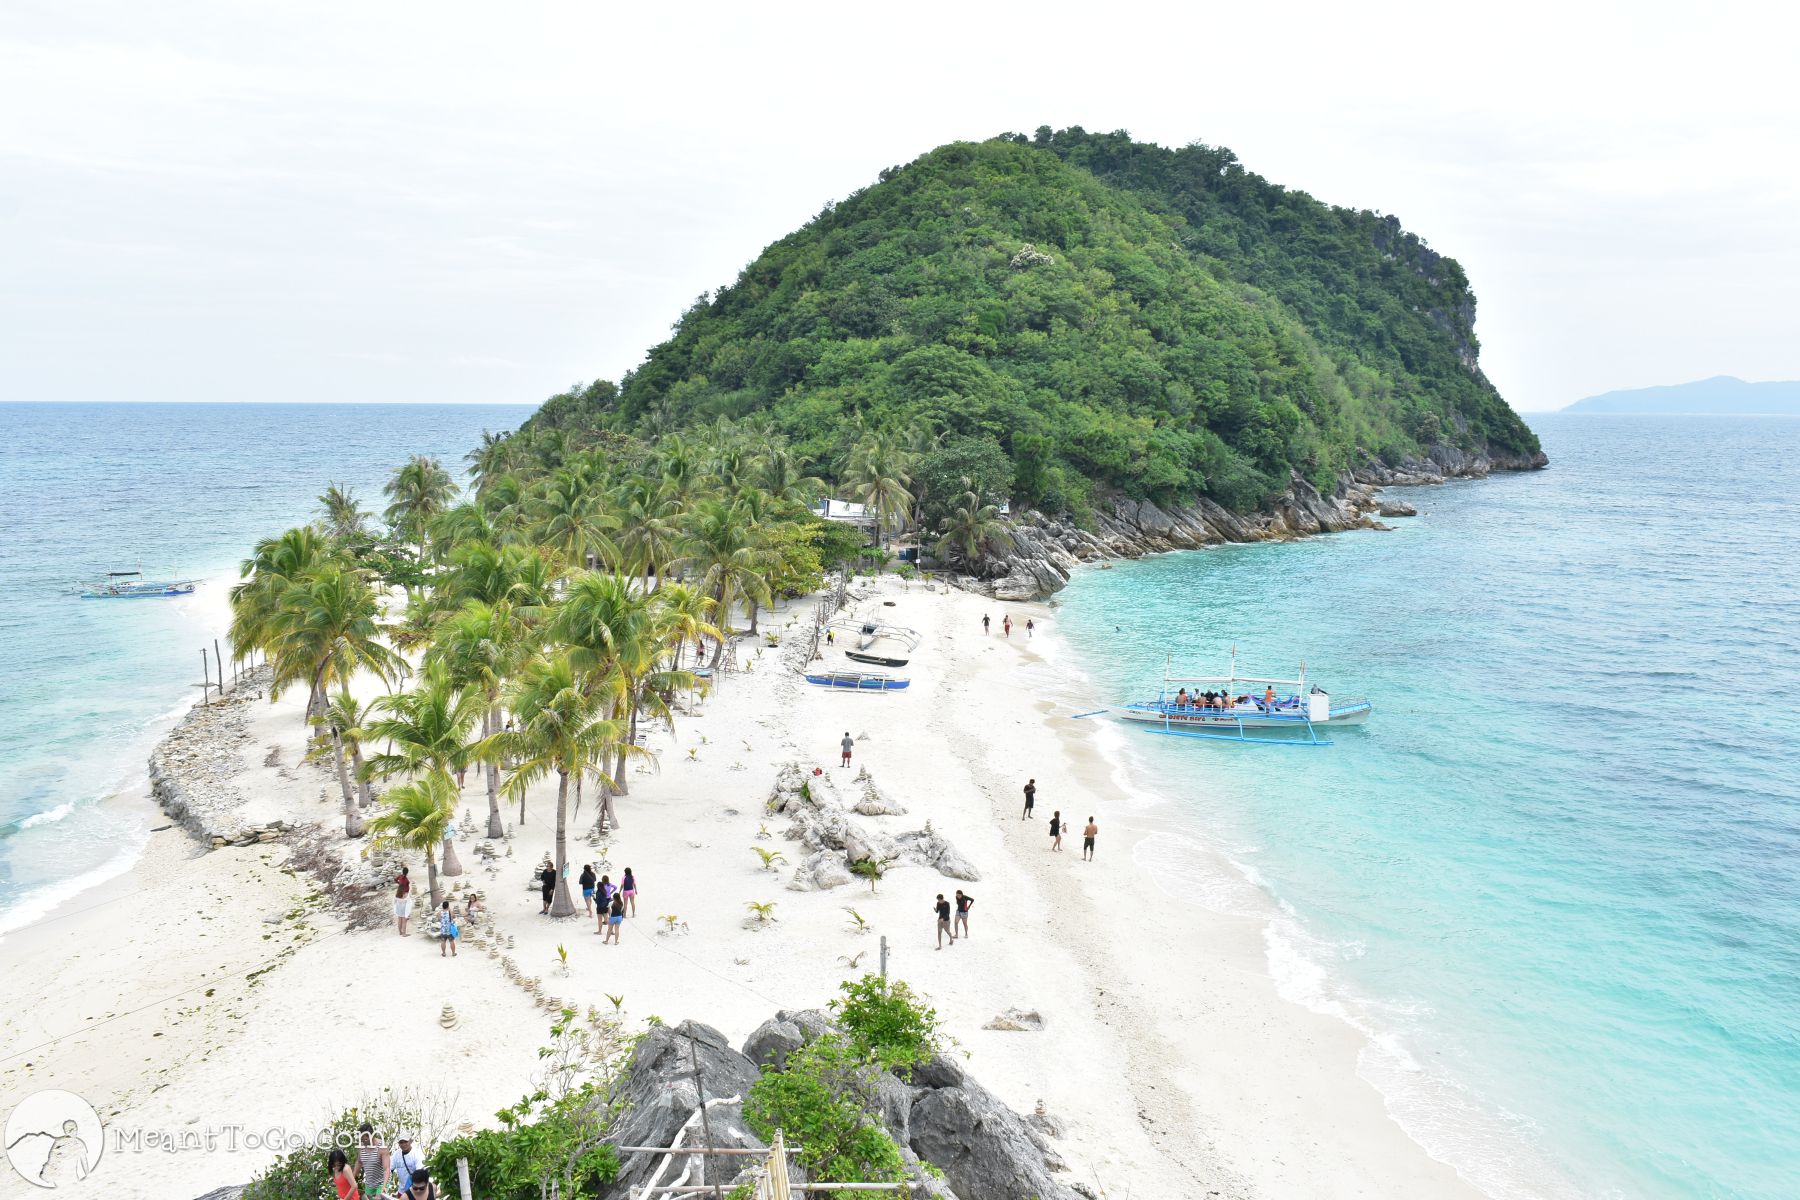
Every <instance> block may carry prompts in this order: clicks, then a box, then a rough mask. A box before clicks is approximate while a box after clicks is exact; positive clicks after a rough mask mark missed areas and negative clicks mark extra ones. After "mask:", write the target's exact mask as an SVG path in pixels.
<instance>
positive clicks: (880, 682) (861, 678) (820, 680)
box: [806, 671, 912, 692]
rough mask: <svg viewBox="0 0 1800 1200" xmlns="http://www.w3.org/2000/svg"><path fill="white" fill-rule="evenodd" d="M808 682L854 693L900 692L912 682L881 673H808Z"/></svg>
mask: <svg viewBox="0 0 1800 1200" xmlns="http://www.w3.org/2000/svg"><path fill="white" fill-rule="evenodd" d="M806 682H808V683H811V684H816V685H818V686H819V687H828V688H843V689H845V690H847V691H853V692H898V691H902V690H904V689H905V688H907V687H908V686H910V685H911V683H912V680H910V679H896V678H894V677H893V676H892V675H883V674H882V673H881V672H879V671H808V672H807V673H806Z"/></svg>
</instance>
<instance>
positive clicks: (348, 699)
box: [313, 688, 369, 838]
mask: <svg viewBox="0 0 1800 1200" xmlns="http://www.w3.org/2000/svg"><path fill="white" fill-rule="evenodd" d="M365 711H366V710H365V709H364V708H363V706H362V705H360V704H358V703H357V701H356V697H354V696H352V695H351V694H350V692H349V690H348V689H347V688H340V689H339V691H338V693H337V695H336V696H335V697H334V698H333V699H332V701H331V703H330V704H328V705H326V706H325V709H324V711H322V712H321V713H319V715H318V716H316V717H314V718H313V724H315V725H318V726H319V727H320V728H322V729H325V730H327V731H329V733H330V735H331V753H332V758H333V759H334V760H335V761H336V764H337V775H338V786H339V787H340V788H342V789H343V793H344V836H345V837H348V838H358V837H361V836H362V834H363V819H362V812H361V811H360V810H361V809H364V808H367V807H368V805H369V783H368V778H367V776H366V775H365V774H364V773H363V757H362V739H363V738H364V737H365V736H366V735H367V734H366V731H365V730H364V729H363V727H362V723H363V720H364V717H365ZM345 751H348V752H349V761H348V762H346V761H345ZM352 779H355V780H356V781H357V786H356V790H354V791H352V790H351V787H350V781H351V780H352Z"/></svg>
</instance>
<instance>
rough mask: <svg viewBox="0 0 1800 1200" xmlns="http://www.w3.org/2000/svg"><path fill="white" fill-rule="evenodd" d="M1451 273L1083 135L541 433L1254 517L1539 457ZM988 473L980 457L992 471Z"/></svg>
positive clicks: (931, 175)
mask: <svg viewBox="0 0 1800 1200" xmlns="http://www.w3.org/2000/svg"><path fill="white" fill-rule="evenodd" d="M1474 309H1475V302H1474V297H1473V295H1472V294H1471V293H1470V291H1469V287H1468V282H1467V280H1466V278H1465V277H1464V275H1463V272H1462V269H1461V268H1460V267H1459V266H1458V265H1457V264H1456V263H1455V262H1454V261H1452V260H1450V259H1448V258H1444V257H1443V256H1441V255H1439V254H1436V253H1435V252H1433V251H1431V250H1430V249H1428V248H1427V247H1426V246H1425V245H1424V243H1423V242H1421V241H1420V240H1419V239H1418V238H1417V237H1415V236H1414V235H1412V234H1409V233H1406V232H1405V231H1404V230H1402V229H1401V228H1400V226H1399V223H1398V221H1396V220H1395V219H1393V218H1391V217H1379V216H1376V215H1375V214H1373V213H1368V212H1354V211H1350V210H1346V209H1338V208H1330V207H1327V206H1325V205H1323V204H1320V203H1319V202H1318V201H1315V200H1313V199H1312V198H1311V197H1309V196H1307V195H1306V194H1305V193H1302V192H1293V191H1287V190H1284V189H1282V188H1279V187H1277V186H1275V185H1273V184H1270V183H1268V182H1267V181H1265V180H1263V179H1261V178H1260V177H1258V176H1256V175H1253V174H1251V173H1249V172H1247V171H1245V170H1244V169H1243V168H1242V167H1241V166H1239V165H1238V164H1237V162H1236V160H1235V159H1234V158H1233V156H1232V155H1231V153H1230V152H1229V151H1226V150H1217V149H1210V148H1207V147H1202V146H1192V147H1188V148H1186V149H1183V150H1167V149H1164V148H1161V147H1157V146H1148V145H1143V144H1140V143H1134V142H1132V141H1131V140H1130V139H1129V138H1128V137H1127V136H1126V135H1124V134H1108V135H1093V134H1087V133H1085V132H1083V131H1081V130H1080V129H1069V130H1064V131H1061V132H1056V133H1053V132H1051V131H1050V130H1048V129H1041V130H1039V131H1038V133H1037V134H1036V135H1035V136H1034V137H1026V136H1023V135H1009V136H1005V137H1001V138H996V139H994V140H991V141H987V142H981V143H954V144H951V145H947V146H942V147H940V148H938V149H936V150H933V151H932V152H930V153H929V154H926V155H924V156H923V157H921V158H919V159H917V160H916V161H914V162H912V163H910V164H908V165H906V166H904V167H899V168H893V169H890V170H887V171H884V172H882V173H881V178H880V181H879V182H878V183H876V184H874V185H873V186H870V187H868V188H865V189H863V190H861V191H858V192H856V193H854V194H853V195H851V196H850V197H848V198H847V199H846V200H844V201H843V202H842V203H840V204H836V205H829V206H827V207H826V209H825V211H823V212H822V213H820V214H819V216H818V217H817V218H815V219H814V220H813V221H811V222H810V223H808V224H807V225H806V226H804V227H803V228H801V229H799V230H797V231H796V232H794V233H793V234H790V235H789V236H788V237H785V238H783V239H782V240H781V241H779V242H776V243H775V244H774V245H772V246H770V247H769V248H768V249H767V250H765V251H764V252H763V253H762V254H761V255H759V256H758V257H757V259H756V260H755V261H754V262H753V263H751V264H750V265H749V266H748V267H747V268H745V270H744V271H743V273H742V274H741V275H740V276H739V277H738V279H737V281H736V282H735V283H733V284H731V285H730V286H728V287H725V288H722V289H720V290H719V291H718V293H717V294H716V295H713V296H711V297H702V298H701V300H700V301H699V302H698V303H696V304H695V306H694V307H693V308H692V309H690V310H689V311H688V312H687V313H686V314H685V315H684V316H683V317H682V319H681V321H680V323H679V324H678V325H677V327H676V329H675V333H674V336H672V337H671V338H670V339H669V340H668V341H666V342H664V343H663V344H661V345H659V346H657V347H655V348H654V349H652V350H651V351H650V352H649V355H648V356H647V358H646V360H645V362H644V363H643V364H642V365H641V366H640V367H639V368H638V369H637V370H636V371H634V372H632V373H631V374H630V375H628V376H627V377H626V378H625V380H624V381H623V383H622V385H621V386H620V387H619V388H618V389H616V390H615V389H614V388H612V387H611V386H610V385H598V386H595V387H591V388H589V389H587V390H585V391H583V392H579V393H572V394H569V395H564V396H559V397H556V398H554V399H553V400H552V401H551V402H550V403H549V404H547V405H546V406H545V409H544V411H543V412H542V413H541V414H540V415H539V417H538V418H535V420H536V422H537V423H538V424H539V425H555V426H561V427H564V428H579V427H584V426H586V427H602V428H609V429H613V430H616V431H619V432H634V433H643V434H650V435H655V434H660V433H664V432H669V431H673V430H677V429H681V428H684V427H687V426H691V425H693V424H696V423H703V422H708V421H711V420H714V419H716V418H719V417H729V418H734V419H735V418H743V417H749V416H763V417H766V418H767V419H769V420H770V421H772V422H773V423H774V425H775V426H777V427H778V429H779V430H780V431H782V432H784V433H786V434H787V435H788V436H789V438H790V439H791V440H792V441H793V443H794V445H795V447H796V449H798V450H799V451H800V452H801V453H802V454H804V455H807V456H809V457H811V458H813V459H814V460H816V461H817V462H819V463H821V464H822V465H824V466H825V467H826V468H827V469H829V467H830V465H831V464H832V463H833V462H834V461H835V460H836V458H837V456H838V455H839V454H840V453H841V451H842V450H843V449H844V447H845V446H846V444H847V443H848V442H849V440H850V439H851V438H852V436H853V435H854V433H855V431H856V430H858V429H866V428H871V427H875V428H880V427H890V428H901V429H905V430H907V431H909V432H913V431H922V432H925V433H931V434H943V435H946V436H948V437H950V438H952V439H956V438H973V439H975V440H977V441H979V442H981V443H983V444H988V443H989V439H992V442H993V443H997V444H998V447H999V448H1000V450H1001V451H1003V452H1004V454H1005V455H1006V456H1007V457H1008V458H1009V459H1010V460H1011V462H1012V464H1013V480H1012V487H1011V492H1012V499H1014V500H1015V501H1018V502H1021V503H1025V504H1031V505H1035V506H1038V507H1042V508H1046V509H1051V510H1058V509H1073V510H1075V511H1078V512H1079V511H1081V510H1083V509H1085V507H1086V506H1087V504H1088V502H1089V500H1090V499H1091V498H1092V496H1093V493H1094V491H1095V489H1096V488H1100V489H1112V490H1117V491H1121V492H1124V493H1127V494H1130V495H1134V496H1148V497H1151V498H1155V499H1158V500H1166V501H1182V500H1189V499H1193V498H1195V497H1197V496H1207V497H1210V498H1212V499H1215V500H1217V501H1219V502H1221V503H1223V504H1225V505H1226V506H1228V507H1231V508H1234V509H1238V510H1245V509H1251V508H1255V507H1258V506H1260V505H1262V504H1264V503H1266V502H1267V500H1268V499H1269V498H1270V497H1271V496H1272V495H1274V494H1275V493H1277V492H1279V491H1281V490H1282V489H1283V488H1285V486H1286V483H1287V478H1288V473H1289V469H1290V468H1293V469H1296V470H1298V471H1300V472H1301V473H1302V474H1304V475H1306V476H1307V477H1308V478H1310V479H1311V480H1312V481H1313V482H1315V483H1316V484H1318V485H1319V486H1321V488H1324V489H1327V490H1329V488H1330V487H1331V486H1333V485H1334V483H1335V480H1336V477H1337V476H1338V475H1339V473H1340V472H1342V471H1344V470H1346V469H1348V468H1350V467H1352V466H1354V465H1356V464H1357V463H1359V462H1360V461H1361V460H1362V458H1363V456H1364V455H1375V456H1379V457H1384V458H1388V459H1393V460H1397V459H1399V458H1402V457H1405V456H1409V455H1413V454H1416V453H1418V452H1420V451H1422V450H1424V449H1426V448H1428V447H1429V446H1430V445H1432V444H1434V443H1437V442H1446V443H1450V444H1452V445H1456V446H1458V447H1460V448H1462V449H1464V450H1469V451H1476V452H1486V453H1489V454H1492V455H1494V456H1496V457H1507V458H1517V457H1521V456H1529V455H1531V454H1534V453H1535V452H1536V451H1537V448H1538V447H1537V440H1536V438H1535V437H1534V436H1533V435H1532V434H1531V432H1530V431H1529V430H1528V429H1527V428H1526V427H1525V426H1524V424H1523V423H1522V422H1521V421H1520V420H1519V419H1518V417H1517V416H1516V415H1515V414H1514V413H1513V412H1512V410H1511V409H1510V408H1508V407H1507V405H1506V403H1505V402H1504V401H1503V400H1502V399H1501V398H1500V396H1499V394H1498V393H1497V392H1496V391H1495V390H1494V388H1493V387H1492V385H1490V384H1489V383H1488V382H1487V380H1486V378H1485V377H1483V376H1482V374H1481V373H1480V371H1479V369H1478V367H1477V365H1476V342H1475V338H1474V331H1473V324H1474ZM988 449H989V450H990V451H991V449H992V447H991V444H989V445H988Z"/></svg>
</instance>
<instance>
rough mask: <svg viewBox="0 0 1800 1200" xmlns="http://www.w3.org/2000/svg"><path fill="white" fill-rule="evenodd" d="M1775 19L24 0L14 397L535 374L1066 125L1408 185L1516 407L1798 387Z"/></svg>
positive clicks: (1649, 7) (13, 288) (1797, 319)
mask: <svg viewBox="0 0 1800 1200" xmlns="http://www.w3.org/2000/svg"><path fill="white" fill-rule="evenodd" d="M627 7H629V8H630V9H631V10H632V11H629V12H627V11H623V10H624V9H625V8H627ZM683 9H686V10H687V11H686V12H685V13H683V12H680V11H679V10H683ZM651 10H655V11H651ZM1791 12H1792V10H1791V8H1789V7H1788V6H1784V5H1776V4H1773V3H1766V4H1761V5H1755V6H1752V5H1739V4H1729V3H1727V4H1719V3H1711V4H1692V5H1661V4H1646V3H1630V4H1583V3H1555V4H1540V3H1535V2H1530V3H1519V2H1517V0H1511V2H1508V3H1504V4H1500V3H1490V4H1485V5H1471V4H1446V3H1442V2H1441V0H1434V2H1432V3H1417V4H1393V3H1388V4H1382V3H1364V4H1347V3H1342V2H1341V0H1340V2H1334V3H1329V4H1321V5H1314V4H1305V3H1287V4H1281V5H1262V6H1258V5H1230V6H1224V5H1220V6H1217V7H1216V8H1215V6H1212V5H1206V4H1191V3H1190V4H1169V5H1160V6H1159V5H1148V4H1134V3H1124V2H1119V0H1115V2H1113V3H1107V4H1088V5H1080V6H1057V5H1052V4H1044V3H1035V4H984V3H981V2H980V0H962V2H960V3H956V4H949V5H936V4H925V3H911V4H904V5H846V4H842V3H838V4H821V5H816V6H813V5H782V4H765V5H743V4H736V5H730V6H721V7H720V8H718V9H717V10H714V11H702V10H701V9H699V8H696V7H692V6H686V5H634V6H622V5H616V4H608V3H603V2H601V0H591V2H584V3H579V4H548V5H540V4H524V3H508V4H494V3H485V4H471V5H465V4H459V3H445V2H442V0H438V2H433V3H429V4H405V3H394V2H390V0H380V2H377V3H372V4H347V3H346V4H327V3H320V2H318V0H311V2H309V3H305V4H300V3H273V2H270V0H259V2H258V3H255V4H243V3H211V4H209V3H192V2H189V0H157V2H155V3H149V4H146V3H142V2H141V0H121V2H114V3H82V2H80V0H46V2H41V3H40V2H21V0H8V2H7V3H6V4H5V5H4V6H3V7H0V400H338V401H380V400H406V401H513V402H525V401H533V402H534V401H537V400H540V399H542V398H543V397H544V396H546V395H549V394H551V393H553V392H555V391H558V390H560V389H562V388H563V387H565V386H566V385H568V384H569V383H571V382H573V381H575V380H580V379H592V378H595V377H602V376H603V377H607V378H613V379H616V378H618V377H619V375H620V374H622V373H623V372H624V371H626V370H628V369H629V368H630V367H632V366H633V365H634V364H636V363H637V362H638V361H640V359H641V358H642V356H643V353H644V351H645V349H646V348H647V347H649V346H650V345H652V344H653V343H655V342H656V341H658V340H660V339H661V338H662V337H663V336H664V335H665V334H666V333H667V331H668V328H669V326H670V324H671V323H672V322H673V321H674V320H675V318H676V317H677V316H678V315H679V313H680V312H681V310H682V309H683V308H684V307H685V306H686V305H687V304H688V303H689V302H690V301H691V300H692V299H693V297H694V296H695V295H697V294H698V293H700V292H702V291H704V290H708V289H711V288H714V287H717V286H719V285H720V284H723V283H726V282H729V281H730V280H731V279H732V278H734V277H735V276H736V274H737V272H738V271H739V270H740V269H741V268H742V267H743V266H744V265H745V264H746V263H747V262H748V261H749V260H750V259H751V258H752V257H754V256H755V254H756V253H757V251H758V250H759V249H760V248H761V247H762V246H764V245H765V244H767V243H768V242H770V241H772V240H774V239H776V238H778V237H780V236H782V235H783V234H785V233H787V232H789V231H790V230H791V229H793V228H794V227H796V226H797V225H799V224H801V223H803V222H804V221H805V220H806V219H807V218H809V217H811V216H812V215H814V214H815V213H817V212H818V211H819V209H820V207H821V206H822V205H823V204H824V203H825V202H826V201H827V200H831V199H835V198H839V197H842V196H843V195H845V194H846V193H848V192H850V191H851V190H853V189H855V188H857V187H860V186H863V185H865V184H868V183H871V182H873V181H874V178H875V175H876V172H878V171H879V170H881V169H882V168H883V167H886V166H889V165H892V164H896V163H903V162H906V161H908V160H910V159H912V158H915V157H917V156H918V155H919V154H921V153H923V152H924V151H926V150H928V149H930V148H931V147H933V146H936V145H939V144H941V143H944V142H947V141H952V140H956V139H969V138H982V137H987V136H991V135H993V134H996V133H1000V132H1002V131H1006V130H1021V131H1029V130H1031V129H1033V128H1035V127H1036V126H1038V125H1041V124H1049V125H1054V126H1058V127H1060V126H1064V125H1071V124H1079V125H1083V126H1086V127H1087V128H1089V129H1097V130H1111V129H1120V128H1123V129H1129V130H1130V131H1131V132H1132V133H1133V134H1135V135H1136V136H1137V137H1139V138H1141V139H1147V140H1152V141H1157V142H1161V143H1164V144H1168V145H1181V144H1183V143H1186V142H1190V141H1196V140H1198V141H1204V142H1208V143H1211V144H1214V145H1225V146H1229V147H1231V148H1232V149H1233V150H1234V151H1236V152H1237V154H1238V156H1239V158H1240V159H1241V160H1242V161H1243V162H1244V163H1245V164H1246V165H1247V166H1248V167H1249V168H1250V169H1252V170H1255V171H1257V172H1259V173H1261V174H1263V175H1265V176H1267V177H1269V178H1270V179H1272V180H1275V181H1276V182H1279V183H1282V184H1285V185H1288V186H1290V187H1294V188H1299V189H1302V190H1305V191H1308V192H1310V193H1312V194H1313V195H1314V196H1317V197H1318V198H1320V199H1322V200H1326V201H1329V202H1331V203H1335V204H1344V205H1352V206H1356V207H1366V208H1373V209H1377V210H1380V211H1383V212H1391V213H1395V214H1397V215H1398V216H1399V217H1400V219H1401V220H1402V221H1403V222H1404V223H1405V224H1406V226H1407V227H1408V228H1409V229H1412V230H1414V231H1416V232H1417V233H1419V234H1420V235H1422V236H1423V237H1424V238H1425V239H1426V240H1427V241H1429V242H1430V243H1431V244H1432V245H1433V246H1434V247H1436V248H1438V249H1439V250H1442V251H1444V252H1446V253H1448V254H1450V255H1452V256H1454V257H1455V258H1457V259H1459V260H1460V261H1461V262H1462V263H1463V265H1464V267H1465V268H1467V270H1468V273H1469V276H1470V278H1471V280H1472V281H1473V284H1474V287H1475V292H1476V295H1477V297H1478V298H1479V301H1480V310H1479V314H1480V315H1479V321H1478V323H1477V327H1476V328H1477V333H1478V334H1479V335H1480V338H1481V341H1482V345H1483V350H1482V362H1483V364H1484V366H1485V367H1486V369H1487V372H1488V374H1489V375H1490V376H1491V377H1492V378H1493V379H1494V381H1495V382H1496V383H1497V384H1498V385H1499V387H1500V389H1501V391H1502V392H1503V393H1504V394H1505V395H1506V396H1507V398H1508V399H1509V400H1511V401H1512V402H1513V403H1514V405H1515V406H1517V407H1519V408H1521V409H1543V408H1557V407H1561V406H1562V405H1564V404H1566V403H1568V402H1570V401H1572V400H1574V399H1577V398H1579V397H1581V396H1585V395H1589V394H1591V393H1595V392H1601V391H1605V390H1608V389H1611V388H1616V387H1632V386H1640V385H1647V384H1657V383H1672V382H1680V381H1684V380H1689V379H1696V378H1701V377H1704V376H1707V375H1714V374H1735V375H1740V376H1742V377H1744V378H1747V379H1776V378H1788V379H1793V378H1800V284H1797V282H1796V281H1800V231H1797V229H1796V225H1797V223H1800V99H1797V98H1796V97H1797V94H1800V93H1797V90H1796V88H1795V85H1794V77H1795V58H1794V54H1795V51H1794V45H1795V34H1796V32H1797V31H1800V30H1797V27H1796V21H1795V19H1794V18H1793V17H1792V16H1790V15H1786V14H1788V13H1791ZM1776 14H1781V15H1776Z"/></svg>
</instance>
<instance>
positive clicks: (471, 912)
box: [394, 867, 484, 958]
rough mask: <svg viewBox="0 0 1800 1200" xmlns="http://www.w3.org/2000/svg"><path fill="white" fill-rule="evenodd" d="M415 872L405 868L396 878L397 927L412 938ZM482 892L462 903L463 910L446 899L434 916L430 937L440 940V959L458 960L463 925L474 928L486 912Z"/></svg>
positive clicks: (404, 934)
mask: <svg viewBox="0 0 1800 1200" xmlns="http://www.w3.org/2000/svg"><path fill="white" fill-rule="evenodd" d="M412 905H413V895H412V873H411V871H410V870H409V869H408V868H406V867H401V868H400V873H399V874H398V875H396V876H394V924H395V926H396V927H397V928H398V929H399V931H400V936H401V937H411V936H412V930H410V929H408V928H407V925H408V924H409V923H410V922H411V920H412ZM483 911H484V910H483V908H482V904H481V893H480V892H470V893H469V894H468V896H467V897H466V898H465V899H464V900H463V907H462V911H461V912H460V913H459V912H457V910H456V902H455V901H454V900H452V899H451V898H449V897H445V898H444V901H443V903H441V904H440V905H438V909H437V912H436V913H434V914H433V916H434V917H435V919H436V922H437V923H436V925H435V926H434V927H433V928H432V929H431V936H432V937H435V938H436V939H437V943H438V957H439V958H455V957H456V943H457V939H459V938H460V937H462V930H463V926H464V925H473V924H475V922H476V920H477V919H478V918H480V916H481V914H482V912H483Z"/></svg>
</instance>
